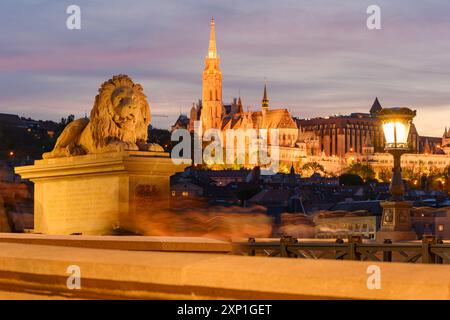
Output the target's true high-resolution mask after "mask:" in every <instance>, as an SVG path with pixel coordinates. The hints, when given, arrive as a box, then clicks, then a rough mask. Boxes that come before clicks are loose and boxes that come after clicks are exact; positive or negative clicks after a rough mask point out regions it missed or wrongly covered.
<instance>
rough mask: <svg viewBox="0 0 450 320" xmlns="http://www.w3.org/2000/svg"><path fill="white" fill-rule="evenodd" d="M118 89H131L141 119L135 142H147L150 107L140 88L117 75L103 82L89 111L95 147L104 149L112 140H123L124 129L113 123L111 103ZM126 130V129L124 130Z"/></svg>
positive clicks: (128, 79)
mask: <svg viewBox="0 0 450 320" xmlns="http://www.w3.org/2000/svg"><path fill="white" fill-rule="evenodd" d="M119 87H129V88H131V89H133V91H134V94H135V96H136V98H137V101H138V104H139V107H140V112H141V115H142V116H141V117H138V122H137V124H136V127H135V132H134V137H135V141H132V142H136V141H147V134H148V132H147V128H148V125H149V124H150V121H151V116H150V106H149V104H148V102H147V98H146V96H145V95H144V93H143V89H142V86H141V85H140V84H137V83H136V84H135V83H134V82H133V80H131V78H130V77H128V76H127V75H122V74H121V75H117V76H114V77H113V78H112V79H109V80H108V81H106V82H104V83H103V84H102V85H101V87H100V89H99V93H98V95H97V96H96V97H95V101H94V106H93V108H92V111H91V116H90V123H91V126H92V139H93V141H94V144H95V146H96V147H104V146H106V145H107V144H108V143H109V141H111V140H113V139H119V140H123V137H124V135H125V132H124V129H122V128H120V127H119V126H118V125H117V124H116V123H115V122H114V120H113V119H114V109H113V105H112V101H111V96H112V94H113V92H114V91H115V90H116V89H117V88H119ZM125 130H126V129H125ZM127 135H128V136H129V132H127Z"/></svg>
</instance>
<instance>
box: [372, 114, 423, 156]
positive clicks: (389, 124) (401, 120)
mask: <svg viewBox="0 0 450 320" xmlns="http://www.w3.org/2000/svg"><path fill="white" fill-rule="evenodd" d="M415 116H416V111H415V110H411V109H409V108H385V109H382V110H380V111H379V112H378V113H377V117H378V118H379V119H380V120H381V123H382V126H383V131H384V137H385V139H386V145H385V149H386V150H408V135H409V129H410V127H411V122H412V119H413V118H414V117H415Z"/></svg>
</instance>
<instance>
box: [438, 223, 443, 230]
mask: <svg viewBox="0 0 450 320" xmlns="http://www.w3.org/2000/svg"><path fill="white" fill-rule="evenodd" d="M438 231H439V232H442V231H444V225H443V224H439V225H438Z"/></svg>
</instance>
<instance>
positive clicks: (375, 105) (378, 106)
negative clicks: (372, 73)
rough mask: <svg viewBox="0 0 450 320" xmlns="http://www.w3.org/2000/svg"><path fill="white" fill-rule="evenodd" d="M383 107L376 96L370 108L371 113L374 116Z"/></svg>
mask: <svg viewBox="0 0 450 320" xmlns="http://www.w3.org/2000/svg"><path fill="white" fill-rule="evenodd" d="M381 109H383V107H381V104H380V101H378V97H375V101H374V102H373V104H372V108H370V114H371V115H372V116H375V115H376V114H377V112H378V111H380V110H381Z"/></svg>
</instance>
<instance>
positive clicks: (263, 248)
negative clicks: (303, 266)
mask: <svg viewBox="0 0 450 320" xmlns="http://www.w3.org/2000/svg"><path fill="white" fill-rule="evenodd" d="M233 252H234V254H239V255H248V256H256V255H258V256H268V257H286V258H300V259H335V260H354V261H355V260H356V261H358V260H359V261H380V262H381V261H383V262H407V263H431V264H449V263H450V244H444V243H443V241H442V240H438V239H436V237H434V236H424V238H423V239H422V243H420V242H419V243H418V242H414V243H392V241H391V240H389V239H386V240H385V241H384V243H363V241H362V238H361V236H351V237H350V238H349V239H348V241H347V242H345V241H344V240H342V239H337V240H336V242H334V243H330V242H312V241H309V242H303V241H299V240H298V239H296V238H293V237H290V236H285V237H282V238H280V240H279V242H267V241H262V242H257V241H256V239H255V238H249V239H248V241H247V242H240V243H235V244H234V250H233Z"/></svg>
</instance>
